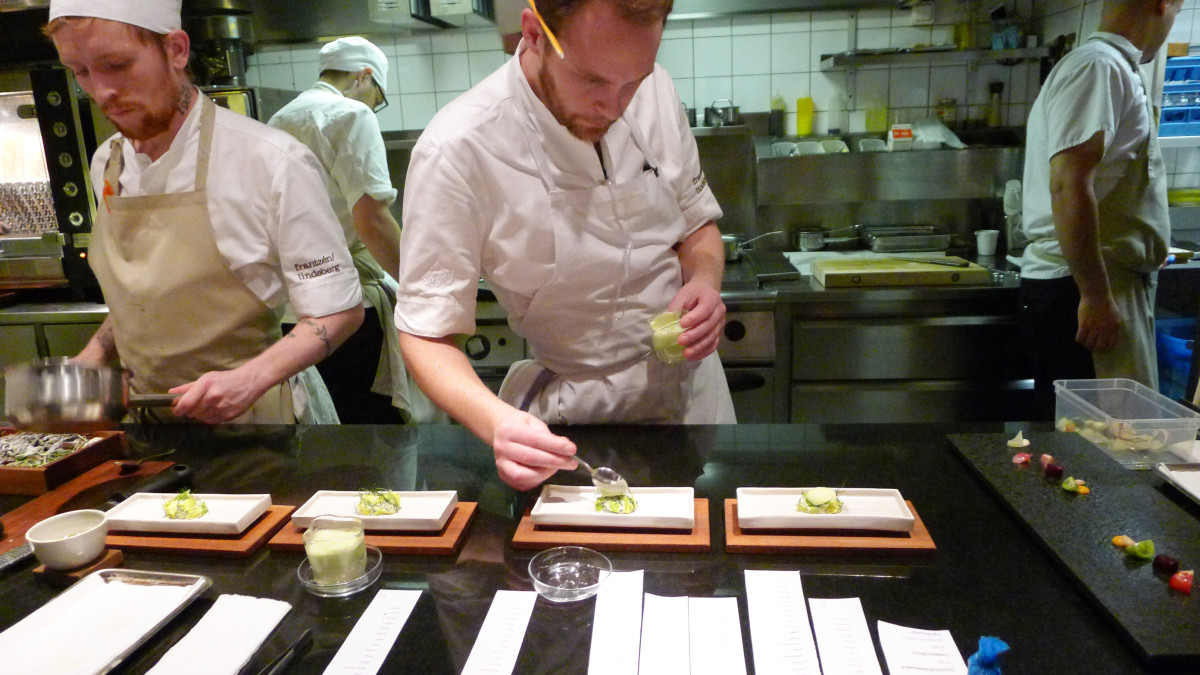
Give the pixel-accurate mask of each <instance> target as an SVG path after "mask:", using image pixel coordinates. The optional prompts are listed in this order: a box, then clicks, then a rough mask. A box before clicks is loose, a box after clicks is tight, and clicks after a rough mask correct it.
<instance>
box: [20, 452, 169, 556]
mask: <svg viewBox="0 0 1200 675" xmlns="http://www.w3.org/2000/svg"><path fill="white" fill-rule="evenodd" d="M172 466H175V462H159V461H147V462H142V463H141V464H140V465H138V468H137V471H134V472H133V473H127V474H124V475H122V474H121V473H120V471H121V462H104V463H103V464H101V465H99V466H96V467H93V468H92V469H90V470H89V471H87V472H85V473H83V474H82V475H79V476H76V477H75V478H72V479H71V480H69V481H67V482H66V483H64V484H62V485H60V486H58V487H57V488H54V489H53V490H51V491H50V492H47V493H46V494H44V495H42V496H41V497H37V498H36V499H33V500H31V501H29V502H27V503H25V504H22V505H21V506H18V507H17V508H15V509H13V510H12V511H9V512H8V513H6V514H4V515H3V516H0V523H3V524H4V539H3V540H0V553H4V552H5V551H7V550H9V549H13V548H16V547H18V546H20V545H21V544H24V543H25V531H26V530H28V529H29V528H31V527H33V526H34V525H36V524H38V523H40V522H41V521H43V520H45V519H47V518H49V517H50V516H53V515H54V514H56V513H58V509H59V508H60V507H62V505H63V504H66V503H67V502H68V501H70V500H71V499H72V498H74V497H75V495H77V494H79V493H81V492H83V491H84V490H87V489H88V488H91V487H93V486H97V485H102V484H105V483H112V489H113V491H116V490H118V489H120V487H121V486H122V485H125V484H126V479H136V480H142V481H144V480H145V479H146V478H148V477H150V476H156V475H158V474H160V473H162V472H163V471H166V470H167V469H169V468H171V467H172ZM128 482H130V483H132V482H133V481H128ZM102 502H103V499H101V500H100V501H99V502H97V504H96V505H97V506H98V505H100V503H102Z"/></svg>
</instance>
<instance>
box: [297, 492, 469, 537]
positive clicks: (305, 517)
mask: <svg viewBox="0 0 1200 675" xmlns="http://www.w3.org/2000/svg"><path fill="white" fill-rule="evenodd" d="M395 492H396V494H397V495H399V496H400V510H399V511H397V512H396V513H393V514H392V515H390V516H360V515H358V514H357V513H355V512H354V506H355V505H356V504H358V491H357V490H353V491H336V490H321V491H320V492H317V494H315V495H313V496H312V498H310V499H309V500H308V501H307V502H304V506H301V507H300V508H298V509H296V512H295V513H293V514H292V522H293V523H294V524H295V525H296V527H298V528H300V529H302V530H307V529H308V526H309V524H310V523H312V519H313V518H316V517H317V516H349V517H352V518H358V519H360V520H362V521H363V528H364V529H366V530H375V531H384V532H437V531H438V530H440V529H442V528H443V527H445V526H446V521H447V520H448V519H449V518H450V514H451V513H453V512H454V507H455V505H457V504H458V492H456V491H454V490H430V491H415V492H401V491H399V490H396V491H395Z"/></svg>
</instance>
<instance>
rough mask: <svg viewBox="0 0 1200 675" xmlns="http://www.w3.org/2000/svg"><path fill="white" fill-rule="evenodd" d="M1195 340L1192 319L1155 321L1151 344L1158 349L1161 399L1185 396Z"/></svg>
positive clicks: (1194, 326) (1194, 323)
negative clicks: (1162, 397)
mask: <svg viewBox="0 0 1200 675" xmlns="http://www.w3.org/2000/svg"><path fill="white" fill-rule="evenodd" d="M1195 339H1196V320H1195V319H1192V318H1186V317H1185V318H1180V319H1158V320H1156V321H1155V322H1154V343H1155V346H1156V347H1157V349H1158V391H1159V393H1161V394H1162V395H1163V396H1168V397H1170V398H1172V399H1181V398H1185V397H1186V396H1187V394H1188V391H1187V381H1188V374H1190V373H1191V372H1192V350H1193V349H1194V347H1195V345H1194V341H1195Z"/></svg>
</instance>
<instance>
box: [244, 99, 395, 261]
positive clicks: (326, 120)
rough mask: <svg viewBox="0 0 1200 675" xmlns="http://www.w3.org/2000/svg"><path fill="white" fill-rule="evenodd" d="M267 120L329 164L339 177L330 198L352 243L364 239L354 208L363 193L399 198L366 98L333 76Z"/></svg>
mask: <svg viewBox="0 0 1200 675" xmlns="http://www.w3.org/2000/svg"><path fill="white" fill-rule="evenodd" d="M267 124H269V125H270V126H272V127H275V128H276V129H282V130H284V131H286V132H288V133H289V134H291V135H292V136H294V137H296V138H297V139H299V140H300V142H301V143H303V144H304V145H306V146H308V147H309V149H311V150H312V151H313V152H314V153H315V154H316V155H317V159H319V160H320V161H321V166H324V167H327V168H328V170H329V176H330V178H332V179H333V180H331V181H329V184H328V190H329V203H330V204H332V205H333V212H334V213H335V214H336V215H337V217H338V221H340V222H341V224H342V231H343V232H345V235H346V241H347V242H348V243H350V244H352V245H353V244H356V243H358V241H359V237H358V230H356V229H355V227H354V215H353V213H352V212H353V209H354V205H355V204H357V203H358V200H359V199H362V197H363V195H370V196H371V198H372V199H374V200H376V201H380V202H383V203H385V204H391V203H392V202H394V201H396V188H394V187H392V180H391V177H390V176H389V175H388V167H387V150H386V149H385V148H384V145H383V135H382V134H380V132H379V120H378V119H377V118H376V117H375V113H374V112H372V111H371V109H370V108H368V107H367V106H366V104H364V103H361V102H359V101H356V100H354V99H351V98H346V97H345V96H343V95H342V92H340V91H338V90H337V87H334V86H333V85H331V84H329V83H327V82H317V83H316V84H314V85H313V86H312V88H311V89H309V90H308V91H305V92H301V93H300V95H299V96H297V97H296V98H294V99H292V101H291V102H290V103H288V104H287V105H285V106H284V107H283V108H282V109H280V111H279V112H277V113H275V114H274V115H272V116H271V120H270V121H269V122H267ZM352 248H353V246H352Z"/></svg>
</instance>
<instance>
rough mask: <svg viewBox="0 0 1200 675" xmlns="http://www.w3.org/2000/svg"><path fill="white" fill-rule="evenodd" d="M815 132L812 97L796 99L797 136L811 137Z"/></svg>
mask: <svg viewBox="0 0 1200 675" xmlns="http://www.w3.org/2000/svg"><path fill="white" fill-rule="evenodd" d="M812 132H813V100H812V97H810V96H805V97H804V98H798V99H796V135H797V136H811V135H812Z"/></svg>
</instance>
